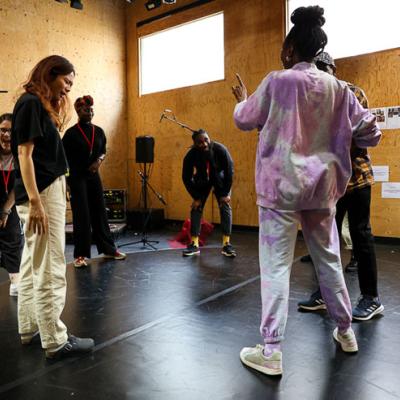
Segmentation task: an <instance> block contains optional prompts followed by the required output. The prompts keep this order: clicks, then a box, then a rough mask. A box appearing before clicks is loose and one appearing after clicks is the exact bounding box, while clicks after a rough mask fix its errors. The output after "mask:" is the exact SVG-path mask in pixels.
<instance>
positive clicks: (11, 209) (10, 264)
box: [0, 114, 23, 296]
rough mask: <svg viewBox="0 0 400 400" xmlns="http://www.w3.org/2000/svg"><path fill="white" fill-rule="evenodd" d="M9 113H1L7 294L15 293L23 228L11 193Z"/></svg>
mask: <svg viewBox="0 0 400 400" xmlns="http://www.w3.org/2000/svg"><path fill="white" fill-rule="evenodd" d="M11 120H12V115H11V114H3V115H0V162H1V166H0V169H1V178H0V252H1V257H0V267H2V268H5V269H6V270H7V272H8V275H9V278H10V282H11V284H10V291H9V293H10V296H18V282H19V265H20V263H21V255H22V247H23V240H22V231H21V224H20V221H19V217H18V214H17V209H16V207H15V193H14V180H15V170H14V158H13V155H12V153H11Z"/></svg>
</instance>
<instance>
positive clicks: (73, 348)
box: [46, 335, 94, 360]
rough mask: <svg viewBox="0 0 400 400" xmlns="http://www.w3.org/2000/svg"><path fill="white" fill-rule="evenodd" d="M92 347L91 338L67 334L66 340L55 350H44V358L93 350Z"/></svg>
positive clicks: (60, 356) (55, 357) (52, 358)
mask: <svg viewBox="0 0 400 400" xmlns="http://www.w3.org/2000/svg"><path fill="white" fill-rule="evenodd" d="M93 347H94V340H93V339H90V338H78V337H76V336H73V335H68V340H67V342H66V343H65V344H64V346H63V347H61V349H58V350H56V351H51V350H48V349H47V350H46V358H48V359H51V360H56V359H59V358H63V357H66V356H69V355H76V353H88V352H90V351H92V350H93Z"/></svg>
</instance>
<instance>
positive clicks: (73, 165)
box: [62, 96, 126, 268]
mask: <svg viewBox="0 0 400 400" xmlns="http://www.w3.org/2000/svg"><path fill="white" fill-rule="evenodd" d="M74 106H75V110H76V112H77V114H78V118H79V121H78V123H77V124H75V125H74V126H72V127H71V128H69V129H68V130H67V131H66V132H65V135H64V137H63V139H62V141H63V145H64V149H65V154H66V156H67V159H68V164H69V176H68V178H67V183H68V185H69V188H70V193H71V209H72V220H73V227H74V258H75V261H74V266H75V267H77V268H80V267H84V266H86V265H87V261H86V258H90V255H91V254H90V247H91V243H92V235H93V239H94V241H95V243H96V246H97V250H98V252H99V254H101V253H103V254H104V257H105V258H113V259H114V260H123V259H124V258H126V254H124V253H122V252H120V251H118V250H117V248H116V246H115V243H114V240H113V239H112V237H111V232H110V227H109V225H108V220H107V213H106V207H105V204H104V197H103V185H102V183H101V178H100V174H99V168H100V166H101V164H102V162H103V160H104V158H105V156H106V136H105V134H104V131H103V129H101V128H100V127H98V126H96V125H93V124H92V118H93V115H94V112H93V99H92V97H91V96H83V97H79V98H78V99H77V100H76V101H75V104H74Z"/></svg>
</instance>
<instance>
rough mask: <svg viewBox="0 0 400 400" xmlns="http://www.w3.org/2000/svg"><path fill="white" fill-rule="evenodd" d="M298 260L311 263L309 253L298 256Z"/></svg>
mask: <svg viewBox="0 0 400 400" xmlns="http://www.w3.org/2000/svg"><path fill="white" fill-rule="evenodd" d="M300 261H301V262H303V263H312V258H311V256H310V255H309V254H306V255H305V256H303V257H301V258H300Z"/></svg>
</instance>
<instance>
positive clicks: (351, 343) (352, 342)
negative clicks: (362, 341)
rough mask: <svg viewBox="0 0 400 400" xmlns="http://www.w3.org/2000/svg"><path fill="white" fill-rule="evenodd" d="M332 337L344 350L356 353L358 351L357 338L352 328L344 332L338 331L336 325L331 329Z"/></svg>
mask: <svg viewBox="0 0 400 400" xmlns="http://www.w3.org/2000/svg"><path fill="white" fill-rule="evenodd" d="M333 337H334V339H335V340H336V341H337V342H338V343H339V344H340V347H341V348H342V350H343V351H344V352H346V353H356V352H357V351H358V344H357V339H356V335H355V334H354V332H353V329H351V328H349V329H347V331H346V332H345V333H339V329H338V328H337V327H336V328H335V330H334V331H333Z"/></svg>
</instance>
